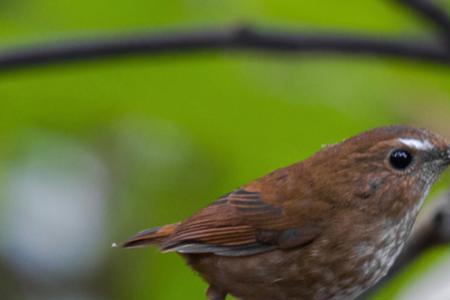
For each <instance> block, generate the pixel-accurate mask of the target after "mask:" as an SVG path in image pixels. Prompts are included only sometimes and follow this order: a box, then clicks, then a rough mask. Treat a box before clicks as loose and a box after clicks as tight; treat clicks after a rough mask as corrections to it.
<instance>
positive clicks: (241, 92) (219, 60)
mask: <svg viewBox="0 0 450 300" xmlns="http://www.w3.org/2000/svg"><path fill="white" fill-rule="evenodd" d="M440 3H441V4H442V5H443V6H445V7H446V8H447V9H450V1H440ZM244 21H245V22H246V23H252V24H261V25H265V26H273V27H276V28H284V27H286V28H287V29H289V30H317V29H320V30H325V31H332V30H343V31H356V32H360V33H367V34H371V35H375V36H382V35H385V36H391V35H395V34H400V35H402V36H408V35H410V36H419V37H428V38H431V37H430V35H431V34H430V28H429V27H428V26H427V24H424V23H423V22H421V21H420V20H418V19H417V18H415V17H414V15H412V14H411V13H410V12H409V11H406V10H405V9H402V8H401V7H398V6H395V5H392V3H390V1H382V0H378V1H376V0H367V1H356V0H349V1H333V0H322V1H276V0H266V1H262V0H259V1H256V0H248V1H234V0H228V1H217V0H209V1H204V0H178V1H177V0H172V1H143V0H134V1H112V0H108V1H106V0H98V1H87V0H78V1H54V0H0V43H1V44H0V45H1V47H7V46H12V45H26V44H28V43H33V42H34V43H39V42H43V41H58V40H64V39H67V38H73V37H76V38H83V37H96V36H110V37H114V36H115V35H116V34H119V33H120V34H123V33H126V32H145V31H152V30H160V29H175V28H181V29H187V28H196V27H203V26H212V25H215V26H221V25H223V26H225V25H231V24H235V23H241V22H244ZM283 26H284V27H283ZM449 75H450V70H449V68H448V67H444V66H436V65H426V64H419V63H411V62H402V61H397V60H386V59H380V58H360V57H339V56H323V55H302V56H298V57H297V56H281V55H280V56H275V55H272V56H270V55H262V54H254V53H249V52H247V53H235V52H228V53H222V54H217V53H215V54H211V53H200V54H196V55H186V56H177V57H173V56H160V57H157V58H151V57H147V58H146V57H140V58H127V59H120V60H108V61H101V62H98V63H95V62H94V63H92V62H91V63H81V64H71V65H62V66H52V67H46V68H41V69H32V70H27V71H19V72H12V73H5V74H0V180H1V181H0V185H1V187H2V188H1V192H0V194H1V199H0V225H1V226H0V234H1V236H2V238H1V239H0V291H1V295H2V299H92V300H93V299H158V300H169V299H201V298H202V297H203V291H204V289H205V288H206V285H205V284H204V283H203V282H202V281H201V280H200V279H199V278H198V277H197V276H196V275H194V274H193V273H192V272H191V271H190V270H189V269H188V268H187V267H185V266H184V262H183V261H182V260H181V258H179V257H177V256H176V255H174V254H167V255H161V254H159V253H157V251H156V250H154V249H139V250H133V251H125V250H119V249H111V248H110V245H111V243H112V242H113V241H120V240H122V239H124V238H126V237H127V236H128V235H130V234H132V233H135V232H136V231H138V230H141V229H145V228H147V227H151V226H155V225H160V224H165V223H171V222H174V221H177V220H180V219H182V218H184V217H187V216H189V214H191V213H193V212H194V211H196V210H197V209H199V208H200V207H202V206H205V205H207V204H208V203H209V202H211V201H212V200H214V199H215V198H216V197H218V196H219V195H222V194H224V193H226V192H228V191H230V190H231V189H233V188H235V187H237V186H239V185H240V184H243V183H245V182H246V181H248V180H251V179H253V178H255V177H258V176H260V175H262V174H264V173H266V172H269V171H271V170H272V169H274V168H277V167H281V166H284V165H287V164H290V163H293V162H296V161H298V160H301V159H303V158H305V157H307V156H308V155H310V154H312V153H314V152H315V151H316V150H318V149H319V148H320V147H321V145H323V144H327V143H334V142H337V141H340V140H342V139H343V138H345V137H348V136H350V135H353V134H355V133H358V132H360V131H363V130H366V129H368V128H372V127H376V126H381V125H386V124H397V123H407V124H413V125H417V126H425V127H428V128H430V129H433V130H436V131H438V132H440V133H442V134H444V135H446V136H447V137H450V127H449V126H448V125H447V120H448V116H449V115H450V76H449ZM444 181H445V180H444ZM447 182H448V180H447ZM445 184H446V183H445V182H443V183H442V182H441V184H440V186H441V187H443V186H445ZM438 189H439V187H438ZM435 191H436V189H435ZM449 255H450V248H442V249H434V250H432V251H430V252H429V253H427V254H426V255H425V256H424V257H423V258H421V259H420V260H419V261H418V262H417V263H416V264H414V265H413V266H411V267H410V268H408V270H406V271H405V272H403V275H401V276H400V277H399V278H397V279H396V280H394V281H393V282H392V283H391V284H389V285H388V286H387V287H386V288H385V289H383V291H381V293H380V294H379V295H378V296H377V297H376V298H377V299H395V297H396V295H397V294H398V293H399V292H401V291H402V289H404V288H407V287H408V285H410V284H411V282H413V281H414V280H418V278H420V277H421V276H423V274H424V272H426V271H429V270H430V268H432V267H433V266H435V265H436V264H438V263H439V262H440V261H441V260H445V259H448V258H449ZM5 295H6V296H5Z"/></svg>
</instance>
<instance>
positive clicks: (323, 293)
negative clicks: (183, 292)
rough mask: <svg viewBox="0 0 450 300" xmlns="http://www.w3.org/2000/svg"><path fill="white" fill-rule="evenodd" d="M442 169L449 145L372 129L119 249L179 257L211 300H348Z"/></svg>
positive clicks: (374, 274) (385, 255)
mask: <svg viewBox="0 0 450 300" xmlns="http://www.w3.org/2000/svg"><path fill="white" fill-rule="evenodd" d="M449 162H450V158H449V147H448V143H447V142H446V141H445V140H444V139H443V138H441V137H439V136H437V135H435V134H432V133H430V132H428V131H426V130H421V129H416V128H413V127H404V126H392V127H384V128H378V129H374V130H371V131H368V132H365V133H363V134H360V135H358V136H356V137H353V138H351V139H348V140H346V141H344V142H342V143H339V144H335V145H330V146H327V147H325V148H324V149H322V150H320V151H319V152H317V153H316V154H315V155H313V156H311V157H310V158H308V159H306V160H304V161H302V162H299V163H296V164H294V165H291V166H288V167H285V168H282V169H278V170H276V171H274V172H272V173H270V174H268V175H266V176H264V177H261V178H259V179H257V180H255V181H252V182H250V183H249V184H246V185H244V186H242V187H240V188H238V189H236V190H234V191H232V192H231V193H229V194H226V195H224V196H222V197H220V198H219V199H218V200H216V201H215V202H213V203H212V204H211V205H210V206H208V207H206V208H204V209H202V210H200V211H199V212H198V213H196V214H194V215H193V216H191V217H190V218H188V219H186V220H185V221H183V222H180V223H177V224H171V225H165V226H162V227H159V228H154V229H150V230H147V231H144V232H141V233H138V234H137V235H135V236H133V237H132V238H130V239H129V240H128V241H127V242H125V243H124V245H123V246H124V247H126V248H128V247H136V246H144V245H151V244H154V245H157V246H158V247H159V248H160V249H161V250H162V251H164V252H178V253H180V254H181V255H183V257H185V258H186V260H187V262H188V263H189V265H190V266H191V267H192V268H193V269H195V270H196V271H197V272H198V273H199V274H200V275H201V276H202V277H203V278H204V279H205V280H206V281H207V282H208V283H209V284H210V287H209V289H208V291H207V297H208V299H210V300H213V299H214V300H223V299H225V296H226V294H228V293H230V294H232V295H234V296H236V297H238V298H241V299H244V300H266V299H271V300H290V299H303V300H308V299H317V300H322V299H353V298H355V297H356V296H357V295H359V294H360V293H361V292H363V291H364V290H366V289H367V288H369V287H370V286H372V285H374V284H375V283H376V282H377V281H378V280H379V279H380V278H381V277H382V276H383V275H384V274H385V273H386V272H387V270H388V269H389V267H390V266H391V265H392V263H393V261H394V259H395V257H396V256H397V255H398V253H399V252H400V249H401V247H402V246H403V243H404V241H405V240H406V238H407V236H408V234H409V232H410V229H411V226H412V224H413V222H414V219H415V217H416V214H417V212H418V209H419V208H420V205H421V203H422V200H423V198H424V196H425V194H426V193H427V191H428V189H429V187H430V185H431V184H432V183H433V182H434V181H435V180H436V178H437V177H438V175H439V174H440V172H441V171H442V170H443V169H444V168H445V167H446V166H447V165H448V164H449ZM406 163H407V165H406V167H404V165H405V164H406Z"/></svg>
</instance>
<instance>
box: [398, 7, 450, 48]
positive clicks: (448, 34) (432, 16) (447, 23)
mask: <svg viewBox="0 0 450 300" xmlns="http://www.w3.org/2000/svg"><path fill="white" fill-rule="evenodd" d="M396 1H398V2H399V3H400V4H402V5H404V6H407V7H409V8H410V9H412V10H413V11H415V12H416V14H418V15H420V16H422V17H423V18H424V19H425V20H426V21H428V22H429V23H431V24H432V25H434V26H435V27H436V29H437V31H438V32H439V33H440V35H441V36H442V37H443V41H444V42H445V43H446V46H447V49H448V51H450V18H449V16H448V14H447V13H446V12H445V11H444V10H442V9H441V8H440V7H439V6H437V5H435V4H434V3H433V2H431V1H429V0H396Z"/></svg>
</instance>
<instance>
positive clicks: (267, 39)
mask: <svg viewBox="0 0 450 300" xmlns="http://www.w3.org/2000/svg"><path fill="white" fill-rule="evenodd" d="M395 1H397V2H399V3H401V4H402V5H404V6H407V7H409V8H410V9H412V10H414V11H415V12H416V13H418V14H419V15H421V16H422V17H424V18H425V19H426V20H428V21H429V22H431V23H432V24H434V25H435V27H436V28H437V30H438V32H439V33H440V36H441V37H444V39H443V40H444V42H445V44H442V40H437V41H435V42H432V41H422V40H414V41H411V40H409V41H408V40H402V39H399V38H395V39H394V38H391V39H389V38H379V37H378V38H377V37H367V36H355V35H349V34H345V33H331V34H317V33H289V32H283V31H270V30H257V29H254V28H252V27H242V28H229V29H223V30H219V29H218V30H208V31H187V32H172V33H160V34H157V33H151V34H147V35H143V34H137V35H131V36H123V37H118V38H112V39H99V40H81V41H68V42H66V43H48V44H42V45H37V46H36V45H35V46H26V47H22V48H11V49H4V50H3V51H0V72H2V71H3V72H5V71H10V70H16V69H24V68H29V67H32V66H45V65H51V64H59V63H66V62H75V61H88V60H94V59H95V60H98V59H105V58H113V57H114V58H118V57H124V56H133V55H134V56H136V55H142V56H143V55H146V56H151V55H153V56H154V55H161V54H187V53H192V52H199V51H229V50H244V51H246V50H247V51H260V52H266V53H277V52H278V53H279V52H282V53H286V52H289V53H292V54H300V53H304V52H308V53H333V54H342V55H367V56H378V57H387V58H400V59H405V60H411V61H421V62H428V63H439V64H442V65H446V66H448V65H450V19H449V17H448V15H447V14H446V12H445V11H443V10H442V9H440V8H439V7H438V6H436V5H434V4H433V3H431V2H428V1H427V0H395Z"/></svg>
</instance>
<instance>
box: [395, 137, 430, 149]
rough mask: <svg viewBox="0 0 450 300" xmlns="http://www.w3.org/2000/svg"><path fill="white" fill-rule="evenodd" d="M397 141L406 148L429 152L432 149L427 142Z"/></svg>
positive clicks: (415, 140)
mask: <svg viewBox="0 0 450 300" xmlns="http://www.w3.org/2000/svg"><path fill="white" fill-rule="evenodd" d="M398 141H399V142H401V143H403V144H405V145H406V146H409V147H412V148H416V149H417V150H431V149H433V148H434V146H433V145H432V144H431V143H430V142H429V141H428V140H417V139H398Z"/></svg>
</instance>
